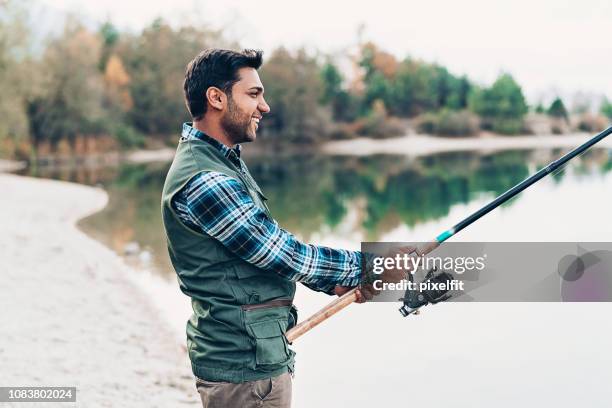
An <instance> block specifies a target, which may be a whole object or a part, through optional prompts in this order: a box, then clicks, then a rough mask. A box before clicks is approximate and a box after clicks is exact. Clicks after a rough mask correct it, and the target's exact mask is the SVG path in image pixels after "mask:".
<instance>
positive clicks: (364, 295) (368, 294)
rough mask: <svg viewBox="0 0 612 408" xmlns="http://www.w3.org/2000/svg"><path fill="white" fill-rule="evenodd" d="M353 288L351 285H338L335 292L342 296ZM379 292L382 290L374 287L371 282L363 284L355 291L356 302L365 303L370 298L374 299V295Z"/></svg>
mask: <svg viewBox="0 0 612 408" xmlns="http://www.w3.org/2000/svg"><path fill="white" fill-rule="evenodd" d="M351 289H353V288H352V287H350V286H336V287H335V288H334V293H335V294H336V295H338V296H342V295H344V294H345V293H346V292H348V291H349V290H351ZM379 292H380V291H379V290H376V289H374V287H373V286H372V285H371V284H367V285H361V286H359V287H357V290H356V291H355V294H356V295H357V300H355V302H356V303H365V302H366V301H368V300H372V298H373V297H374V295H378V293H379Z"/></svg>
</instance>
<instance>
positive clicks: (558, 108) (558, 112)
mask: <svg viewBox="0 0 612 408" xmlns="http://www.w3.org/2000/svg"><path fill="white" fill-rule="evenodd" d="M546 113H547V114H548V116H552V117H553V118H561V119H565V120H567V118H568V116H567V109H565V104H564V103H563V101H562V100H561V98H559V97H557V98H555V100H554V101H553V102H552V103H551V104H550V107H549V108H548V110H547V112H546Z"/></svg>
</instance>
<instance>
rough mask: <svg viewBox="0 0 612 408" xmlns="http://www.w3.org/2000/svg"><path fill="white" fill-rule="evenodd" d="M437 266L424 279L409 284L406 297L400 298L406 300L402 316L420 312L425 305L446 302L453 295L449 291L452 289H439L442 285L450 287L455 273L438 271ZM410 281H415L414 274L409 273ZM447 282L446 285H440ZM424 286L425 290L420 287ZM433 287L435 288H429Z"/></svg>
mask: <svg viewBox="0 0 612 408" xmlns="http://www.w3.org/2000/svg"><path fill="white" fill-rule="evenodd" d="M437 271H438V270H437V268H433V269H430V270H429V272H427V274H426V275H425V278H424V279H423V281H422V282H421V283H419V284H413V285H408V288H407V289H406V292H405V293H404V297H403V298H401V299H399V300H400V301H402V302H404V305H403V306H402V307H400V309H399V311H400V313H401V314H402V316H404V317H406V316H408V315H411V314H419V309H420V308H421V307H423V306H425V305H428V304H432V305H435V304H436V303H439V302H444V301H445V300H448V299H450V298H451V297H452V295H450V294H449V293H448V292H449V291H450V289H437V288H439V287H440V286H443V287H444V288H449V286H450V285H449V283H450V282H451V281H452V280H453V279H454V278H453V275H451V274H450V273H448V272H444V271H442V272H439V273H436V272H437ZM409 281H410V282H413V276H412V274H410V275H409ZM440 283H445V285H440ZM421 287H423V288H424V289H423V290H420V288H421ZM429 287H432V288H434V289H428V288H429Z"/></svg>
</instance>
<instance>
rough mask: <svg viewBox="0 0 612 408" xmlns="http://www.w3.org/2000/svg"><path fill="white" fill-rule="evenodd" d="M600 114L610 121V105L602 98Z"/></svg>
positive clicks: (611, 112)
mask: <svg viewBox="0 0 612 408" xmlns="http://www.w3.org/2000/svg"><path fill="white" fill-rule="evenodd" d="M600 112H601V114H602V115H604V116H606V117H607V118H608V119H612V103H611V102H610V101H609V100H608V99H607V98H604V100H603V102H602V103H601V108H600Z"/></svg>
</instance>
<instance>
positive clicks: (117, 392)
mask: <svg viewBox="0 0 612 408" xmlns="http://www.w3.org/2000/svg"><path fill="white" fill-rule="evenodd" d="M0 190H1V191H2V192H3V197H4V198H3V199H2V200H0V225H1V226H2V228H1V229H0V248H1V249H0V252H1V256H0V270H1V273H0V288H1V289H2V295H1V296H0V310H2V311H3V312H2V317H1V319H0V322H1V324H0V384H1V385H3V386H9V385H11V386H76V387H77V389H78V391H77V404H76V406H87V407H180V406H185V407H187V406H191V407H197V406H200V403H199V399H198V395H197V392H196V390H195V386H194V382H193V378H192V375H191V371H190V369H189V367H188V358H187V355H186V353H185V352H184V351H183V350H182V349H181V344H180V343H179V342H178V341H177V338H176V334H175V333H173V332H172V330H171V329H170V328H169V327H168V326H167V325H166V324H165V323H164V322H163V319H161V318H160V313H159V311H158V310H156V307H155V306H154V305H153V302H152V301H151V299H150V298H148V297H147V296H146V295H145V294H144V292H142V291H141V290H140V289H139V288H138V287H136V286H135V285H134V283H133V281H130V280H129V279H128V278H127V276H128V275H129V274H131V273H133V272H134V271H132V270H130V269H129V268H128V267H127V266H126V265H125V264H124V263H123V261H122V260H121V259H120V258H119V257H118V256H117V255H115V254H114V253H113V252H112V251H111V250H110V249H108V248H106V247H104V246H103V245H102V244H100V243H98V242H96V241H94V240H93V239H90V238H89V237H87V236H86V235H85V234H84V233H82V232H81V231H79V230H78V229H77V228H76V226H75V223H76V221H77V220H78V219H80V218H83V217H85V216H87V215H89V214H91V213H94V212H96V211H99V210H100V209H101V208H103V207H104V206H105V205H106V202H107V195H106V193H105V192H104V191H103V190H100V189H94V188H90V187H86V186H81V185H77V184H70V183H64V182H58V181H51V180H39V179H31V178H25V177H18V176H13V175H6V174H0ZM17 405H18V406H20V407H21V406H26V405H27V404H17ZM17 405H15V406H17ZM64 405H66V406H69V405H70V404H64ZM64 405H62V406H64Z"/></svg>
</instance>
